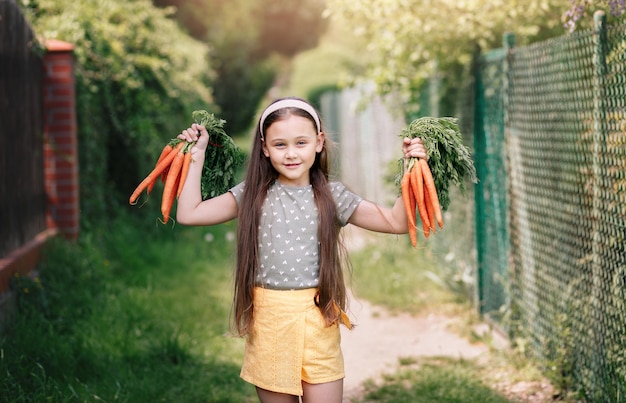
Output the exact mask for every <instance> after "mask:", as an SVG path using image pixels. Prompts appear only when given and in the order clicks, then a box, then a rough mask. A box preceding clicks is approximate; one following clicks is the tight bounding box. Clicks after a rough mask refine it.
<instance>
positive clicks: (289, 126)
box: [263, 115, 324, 186]
mask: <svg viewBox="0 0 626 403" xmlns="http://www.w3.org/2000/svg"><path fill="white" fill-rule="evenodd" d="M323 146H324V133H317V130H316V129H315V125H314V124H313V122H311V121H310V120H309V119H307V118H304V117H302V116H296V115H290V116H288V117H287V118H286V119H282V120H277V121H275V122H274V123H272V124H271V125H270V126H269V127H268V128H267V129H266V130H265V141H264V142H263V154H265V156H266V157H268V158H269V159H270V162H271V163H272V166H273V167H274V169H276V171H278V180H279V181H280V183H282V184H283V185H289V186H307V185H309V184H310V183H311V180H310V177H309V170H310V169H311V167H312V166H313V163H314V162H315V156H316V154H317V153H318V152H321V151H322V148H323Z"/></svg>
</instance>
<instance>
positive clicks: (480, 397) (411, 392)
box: [353, 358, 509, 403]
mask: <svg viewBox="0 0 626 403" xmlns="http://www.w3.org/2000/svg"><path fill="white" fill-rule="evenodd" d="M408 361H409V362H407V363H406V364H409V365H410V366H408V367H407V368H403V369H400V370H399V371H398V372H397V373H395V374H393V375H388V376H385V377H384V379H383V381H382V383H381V384H376V383H374V382H372V381H369V382H367V383H366V384H365V394H364V396H363V398H360V399H357V400H354V401H353V402H354V403H365V402H385V403H394V402H397V403H405V402H412V403H431V402H437V403H466V402H481V403H506V402H509V400H508V399H507V398H505V397H504V396H502V395H500V394H499V393H497V392H495V391H494V390H492V389H491V388H490V387H489V386H488V385H486V384H484V383H483V382H482V381H481V380H480V377H479V376H478V375H477V372H478V371H479V370H480V369H479V367H478V366H477V365H476V364H475V363H472V362H470V361H464V360H458V359H451V358H428V359H421V360H420V361H417V362H411V361H410V360H408Z"/></svg>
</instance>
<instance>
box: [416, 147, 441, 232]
mask: <svg viewBox="0 0 626 403" xmlns="http://www.w3.org/2000/svg"><path fill="white" fill-rule="evenodd" d="M419 163H420V165H421V166H422V176H423V178H424V186H425V187H426V189H428V196H429V197H430V201H431V203H432V205H433V210H434V213H435V219H436V220H437V224H439V228H443V216H442V214H441V206H440V204H439V197H438V196H437V188H436V187H435V180H434V179H433V174H432V172H430V167H429V166H428V162H426V160H425V159H421V158H420V159H419ZM434 225H435V223H433V226H434Z"/></svg>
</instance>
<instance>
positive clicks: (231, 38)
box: [153, 0, 326, 133]
mask: <svg viewBox="0 0 626 403" xmlns="http://www.w3.org/2000/svg"><path fill="white" fill-rule="evenodd" d="M153 1H154V4H155V5H158V6H174V7H175V9H176V11H175V14H174V16H175V18H176V19H177V20H178V21H179V23H180V24H181V26H182V27H184V28H185V29H187V30H188V31H189V32H190V34H191V35H193V36H194V37H196V38H197V39H199V40H202V41H206V42H207V43H210V44H211V47H212V48H213V52H212V54H211V60H212V65H214V66H215V68H216V73H217V77H216V79H215V81H214V88H213V92H214V94H215V100H216V102H217V104H218V105H219V106H220V108H221V117H222V118H223V119H225V120H226V121H227V123H226V128H227V131H228V132H230V133H239V132H241V131H243V130H245V129H247V128H248V127H249V125H250V122H251V121H252V120H253V118H254V114H255V113H256V111H257V107H258V104H259V101H260V100H261V99H262V98H263V97H264V96H265V95H266V93H267V91H268V89H269V88H270V87H271V86H272V85H273V84H274V80H275V78H276V76H277V74H278V73H279V71H280V68H281V63H280V58H290V57H292V56H294V55H295V54H297V53H299V52H301V51H303V50H306V49H310V48H312V47H314V46H316V45H317V43H318V41H319V37H320V36H321V34H322V33H323V32H324V30H325V29H326V20H325V19H324V18H323V17H322V14H323V11H324V8H325V4H324V1H323V0H300V1H297V2H294V1H292V0H227V1H226V0H153ZM277 56H278V57H277Z"/></svg>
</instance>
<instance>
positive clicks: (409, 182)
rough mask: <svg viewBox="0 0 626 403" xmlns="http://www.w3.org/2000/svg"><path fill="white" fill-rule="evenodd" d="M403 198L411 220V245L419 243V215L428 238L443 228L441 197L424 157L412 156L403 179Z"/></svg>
mask: <svg viewBox="0 0 626 403" xmlns="http://www.w3.org/2000/svg"><path fill="white" fill-rule="evenodd" d="M401 191H402V199H403V201H404V208H405V210H406V214H407V218H408V220H409V237H410V239H411V245H413V247H415V246H416V245H417V216H419V217H420V220H421V222H422V230H423V232H424V236H425V237H426V238H428V237H429V236H430V234H431V232H433V233H434V232H435V231H436V227H437V225H439V228H443V215H442V213H441V206H440V205H439V197H438V195H437V189H436V187H435V181H434V179H433V175H432V172H431V171H430V167H429V166H428V162H427V161H426V160H425V159H422V158H411V159H410V160H409V164H408V168H407V170H406V171H405V172H404V175H403V176H402V181H401Z"/></svg>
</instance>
